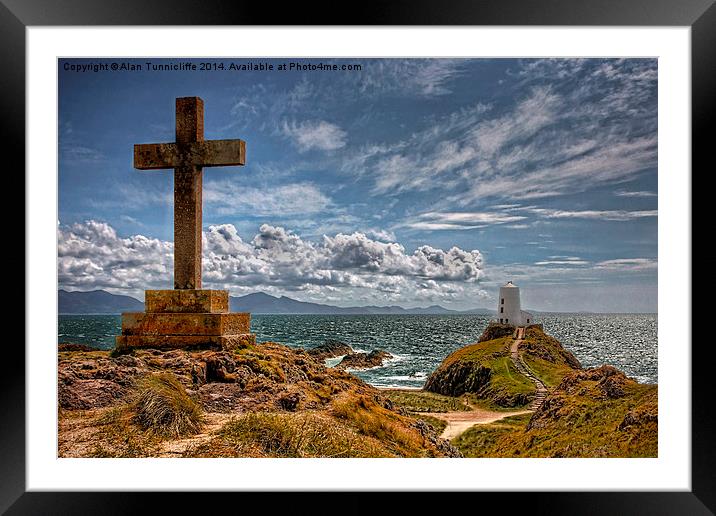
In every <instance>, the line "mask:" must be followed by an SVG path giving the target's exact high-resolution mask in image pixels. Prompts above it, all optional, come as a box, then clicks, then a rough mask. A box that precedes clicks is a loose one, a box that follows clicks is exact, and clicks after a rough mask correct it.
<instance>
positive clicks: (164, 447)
mask: <svg viewBox="0 0 716 516" xmlns="http://www.w3.org/2000/svg"><path fill="white" fill-rule="evenodd" d="M234 415H235V414H234ZM204 416H205V418H206V419H205V423H204V427H203V428H202V431H201V433H198V434H196V435H192V436H191V437H188V438H186V439H176V440H171V441H165V442H163V443H162V444H161V446H160V447H159V450H157V455H156V456H157V457H181V456H183V454H184V452H186V451H187V450H189V449H190V448H193V447H195V446H198V445H200V444H204V443H205V442H208V441H210V440H211V439H212V438H213V437H214V435H213V434H214V432H215V431H216V430H218V429H219V428H221V427H222V426H223V425H224V424H225V423H226V422H227V421H229V419H231V417H232V414H223V413H218V412H210V413H208V414H204Z"/></svg>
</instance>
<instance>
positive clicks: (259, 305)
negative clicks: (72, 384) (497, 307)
mask: <svg viewBox="0 0 716 516" xmlns="http://www.w3.org/2000/svg"><path fill="white" fill-rule="evenodd" d="M229 305H230V309H231V311H234V312H251V313H254V314H285V315H290V314H306V315H308V314H310V315H340V314H345V315H391V314H397V315H441V314H443V315H447V314H478V315H490V314H493V313H494V311H492V310H489V309H487V308H475V309H472V310H464V311H463V310H450V309H448V308H444V307H442V306H440V305H431V306H427V307H418V308H403V307H401V306H396V305H392V306H375V305H367V306H356V307H341V306H334V305H328V304H322V303H311V302H308V301H298V300H296V299H293V298H290V297H288V296H280V297H276V296H272V295H270V294H266V293H265V292H253V293H251V294H246V295H244V296H230V297H229ZM143 310H144V303H142V302H141V301H139V300H137V299H135V298H133V297H131V296H125V295H119V294H112V293H110V292H107V291H105V290H92V291H86V292H81V291H73V292H69V291H66V290H64V289H60V290H58V312H59V313H61V314H105V313H106V314H118V313H121V312H141V311H143Z"/></svg>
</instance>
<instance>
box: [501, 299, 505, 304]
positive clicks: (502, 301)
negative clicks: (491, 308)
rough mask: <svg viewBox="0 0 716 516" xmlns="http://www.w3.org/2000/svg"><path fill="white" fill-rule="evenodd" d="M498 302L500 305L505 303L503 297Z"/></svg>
mask: <svg viewBox="0 0 716 516" xmlns="http://www.w3.org/2000/svg"><path fill="white" fill-rule="evenodd" d="M500 304H501V305H504V304H505V298H504V297H503V298H502V299H501V300H500Z"/></svg>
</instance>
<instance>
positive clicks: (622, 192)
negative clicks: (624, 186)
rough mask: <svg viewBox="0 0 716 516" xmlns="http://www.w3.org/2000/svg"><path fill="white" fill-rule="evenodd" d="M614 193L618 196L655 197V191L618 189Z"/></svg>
mask: <svg viewBox="0 0 716 516" xmlns="http://www.w3.org/2000/svg"><path fill="white" fill-rule="evenodd" d="M614 195H616V196H618V197H656V192H646V191H636V192H629V191H625V190H619V191H617V192H614Z"/></svg>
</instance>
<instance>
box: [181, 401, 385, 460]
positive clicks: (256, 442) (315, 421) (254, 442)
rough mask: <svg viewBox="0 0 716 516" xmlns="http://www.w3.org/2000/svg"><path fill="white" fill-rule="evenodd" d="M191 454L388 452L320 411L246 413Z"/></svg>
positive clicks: (376, 454)
mask: <svg viewBox="0 0 716 516" xmlns="http://www.w3.org/2000/svg"><path fill="white" fill-rule="evenodd" d="M192 456H211V457H217V456H234V457H236V456H243V457H325V458H330V457H381V456H386V454H385V452H383V451H381V450H380V448H379V447H377V446H375V445H374V444H373V443H372V442H369V441H366V440H365V439H362V438H361V436H359V435H357V434H356V433H355V432H354V431H352V430H351V429H350V428H347V427H345V426H343V425H340V424H337V422H336V421H335V420H334V419H332V418H330V417H327V416H326V415H325V414H321V413H317V412H302V413H279V412H256V413H247V414H245V415H242V416H240V417H237V418H234V419H232V420H231V421H229V422H228V423H226V424H225V425H224V426H223V427H222V428H221V430H219V432H218V439H215V440H214V442H212V443H210V444H209V445H207V446H205V447H202V448H199V449H197V450H195V451H194V452H193V453H192Z"/></svg>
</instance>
